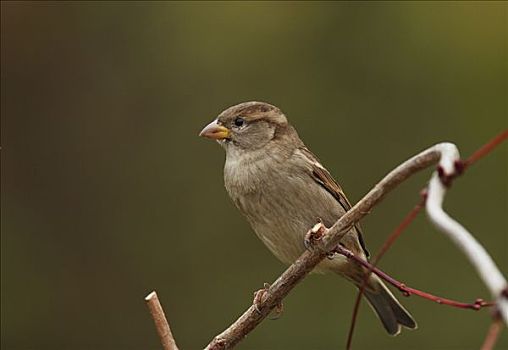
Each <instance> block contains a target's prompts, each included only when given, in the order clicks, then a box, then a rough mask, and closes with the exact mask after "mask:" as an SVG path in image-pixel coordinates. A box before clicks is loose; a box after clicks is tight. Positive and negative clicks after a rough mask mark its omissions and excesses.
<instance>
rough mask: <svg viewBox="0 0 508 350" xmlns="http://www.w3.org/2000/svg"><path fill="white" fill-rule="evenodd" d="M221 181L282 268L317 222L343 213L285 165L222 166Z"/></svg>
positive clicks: (302, 175)
mask: <svg viewBox="0 0 508 350" xmlns="http://www.w3.org/2000/svg"><path fill="white" fill-rule="evenodd" d="M224 180H225V185H226V189H227V191H228V193H229V195H230V196H231V198H232V200H233V202H234V203H235V205H236V206H237V208H238V209H239V210H240V211H241V212H242V214H243V215H245V217H246V218H247V220H248V221H249V223H250V224H251V226H252V228H253V229H254V231H255V232H256V234H257V236H258V237H259V238H260V239H261V240H262V241H263V243H265V245H266V246H267V247H268V248H269V249H270V251H272V253H273V254H274V255H275V256H276V257H277V258H278V259H280V260H281V261H282V262H284V263H286V264H290V263H292V262H293V261H294V260H295V259H296V258H298V256H300V254H301V253H302V252H303V251H304V249H305V247H304V244H303V240H304V235H305V233H306V232H307V230H308V229H310V228H311V227H312V226H313V225H314V224H315V223H316V222H317V220H318V218H321V219H323V220H325V224H326V223H327V222H329V223H333V222H334V221H335V220H336V219H337V218H338V217H339V216H340V215H342V214H343V212H341V209H342V208H341V207H340V205H338V203H337V202H336V201H335V199H333V197H331V196H330V195H328V194H327V193H326V192H325V191H322V189H321V188H320V187H319V185H318V184H317V183H315V182H314V181H312V180H311V178H310V177H309V176H308V175H307V173H305V172H303V171H302V170H301V169H298V168H292V167H291V166H289V164H287V163H286V164H284V166H282V164H279V163H277V162H271V163H269V164H263V162H253V163H250V164H245V163H243V164H241V163H235V162H230V163H229V164H228V163H227V162H226V167H225V171H224Z"/></svg>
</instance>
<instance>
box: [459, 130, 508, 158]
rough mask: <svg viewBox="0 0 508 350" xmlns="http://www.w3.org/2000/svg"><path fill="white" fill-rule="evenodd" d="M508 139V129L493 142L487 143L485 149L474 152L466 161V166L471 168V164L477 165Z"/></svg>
mask: <svg viewBox="0 0 508 350" xmlns="http://www.w3.org/2000/svg"><path fill="white" fill-rule="evenodd" d="M507 138H508V129H507V130H504V131H503V132H501V133H500V134H499V135H497V136H496V137H494V138H493V139H492V140H491V141H489V142H487V143H486V144H485V145H483V147H481V148H480V149H479V150H477V151H476V152H474V153H473V154H472V155H471V156H470V157H469V158H468V159H467V160H466V161H465V165H466V166H470V165H471V164H473V163H475V162H476V161H477V160H479V159H480V158H482V157H484V156H485V155H487V154H488V153H489V152H490V151H492V149H494V147H496V146H497V145H499V144H500V143H501V142H503V141H505V140H506V139H507Z"/></svg>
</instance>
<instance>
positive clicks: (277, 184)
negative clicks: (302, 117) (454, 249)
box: [200, 102, 416, 335]
mask: <svg viewBox="0 0 508 350" xmlns="http://www.w3.org/2000/svg"><path fill="white" fill-rule="evenodd" d="M200 136H204V137H208V138H210V139H214V140H217V141H218V142H219V144H220V145H221V146H222V147H223V148H224V149H225V151H226V163H225V166H224V182H225V186H226V190H227V192H228V193H229V196H230V197H231V199H232V200H233V202H234V203H235V205H236V207H237V208H238V209H239V210H240V212H241V213H242V214H243V215H244V216H245V217H246V218H247V220H248V221H249V223H250V225H251V226H252V228H253V229H254V231H255V232H256V234H257V236H258V237H259V238H260V239H261V241H263V243H264V244H265V245H266V246H267V247H268V249H270V251H271V252H272V253H273V254H274V255H275V256H276V257H277V258H278V259H280V260H281V261H282V262H283V263H285V264H292V263H293V262H294V261H295V260H296V259H297V258H298V257H299V256H300V255H301V254H302V253H303V251H304V250H305V249H306V248H305V244H304V238H305V234H306V232H307V231H308V230H309V229H310V228H311V227H313V226H314V225H315V224H316V223H317V220H318V218H320V219H321V220H322V222H323V223H324V225H325V226H327V227H330V226H331V225H333V224H334V223H335V222H336V221H337V220H338V219H339V218H340V217H341V216H342V215H344V213H345V212H346V211H348V210H349V209H350V208H351V204H350V203H349V201H348V200H347V198H346V196H345V194H344V192H343V191H342V188H341V187H340V186H339V185H338V184H337V182H336V181H335V180H334V179H333V177H332V176H331V175H330V173H329V172H328V171H327V170H326V169H325V168H324V167H323V166H322V165H321V163H320V162H319V160H318V159H317V158H316V156H314V155H313V154H312V153H311V152H310V151H309V150H308V148H307V147H305V145H304V143H303V142H302V140H300V138H299V137H298V134H297V132H296V130H295V128H293V126H291V124H289V123H288V120H287V118H286V116H285V115H284V114H283V113H282V112H281V110H280V109H278V108H277V107H275V106H272V105H270V104H268V103H263V102H245V103H241V104H238V105H236V106H232V107H230V108H228V109H226V110H225V111H223V112H222V113H221V114H220V115H219V116H218V117H217V118H216V119H215V120H214V121H212V122H211V123H210V124H208V125H207V126H206V127H205V128H204V129H203V130H202V131H201V133H200ZM341 244H342V245H343V246H344V247H345V248H346V249H348V250H350V251H352V252H353V253H354V254H355V255H357V256H359V257H361V258H363V259H367V258H368V252H367V249H366V248H365V243H364V241H363V239H362V236H361V232H360V228H359V226H358V225H356V226H355V227H354V228H352V229H351V231H349V232H348V233H347V234H346V235H345V236H344V237H343V238H342V240H341ZM315 271H317V272H334V273H337V274H339V275H342V276H344V277H346V278H347V279H349V280H350V281H351V282H353V283H354V284H355V285H356V286H359V285H361V283H362V282H363V278H364V276H365V270H364V269H362V268H361V267H359V266H358V265H357V264H355V263H353V262H350V261H349V260H347V259H346V258H345V257H343V256H342V255H336V256H335V257H334V258H333V259H331V260H328V259H325V260H324V261H322V262H321V263H320V264H319V265H318V266H316V268H315ZM365 296H366V298H367V300H368V302H369V303H370V305H371V306H372V308H373V309H374V311H375V313H376V314H377V316H378V317H379V319H380V320H381V322H382V323H383V326H384V328H385V329H386V331H387V332H388V333H389V334H391V335H396V334H398V333H399V332H400V328H401V326H404V327H406V328H410V329H415V328H416V323H415V321H414V319H413V318H412V317H411V315H410V314H409V313H408V312H407V311H406V309H404V307H403V306H402V305H401V304H400V303H399V302H398V301H397V299H396V298H395V297H394V296H393V294H392V293H391V292H390V291H389V290H388V288H387V287H386V286H385V285H384V283H383V282H382V281H381V280H380V279H379V278H378V277H377V276H375V275H371V277H370V278H369V280H368V284H367V288H366V290H365Z"/></svg>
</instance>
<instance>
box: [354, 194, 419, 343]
mask: <svg viewBox="0 0 508 350" xmlns="http://www.w3.org/2000/svg"><path fill="white" fill-rule="evenodd" d="M425 198H426V194H425V192H424V191H422V199H421V200H420V202H419V203H418V204H417V205H416V206H415V207H414V208H413V209H412V210H411V211H410V212H409V213H408V214H407V215H406V217H405V218H404V220H402V222H401V223H400V224H399V226H397V228H396V229H395V230H394V231H393V232H392V234H391V235H390V236H389V237H388V239H387V240H386V241H385V242H384V244H383V246H382V247H381V249H380V251H379V253H378V254H377V255H376V257H375V258H374V260H373V261H372V263H371V267H370V268H369V271H368V272H367V273H366V274H365V278H364V279H363V282H362V285H361V287H360V289H359V291H358V294H357V296H356V300H355V305H354V307H353V316H352V317H351V326H350V328H349V333H348V338H347V344H346V349H348V350H349V349H351V345H352V343H353V334H354V330H355V326H356V318H357V316H358V310H359V308H360V303H361V300H362V295H363V292H364V291H365V288H366V287H367V281H368V280H369V276H370V274H371V273H372V271H373V269H374V268H375V267H376V265H377V263H378V262H379V260H380V259H381V258H382V257H383V255H384V254H385V253H386V252H387V251H388V249H390V247H391V246H392V245H393V243H395V240H396V239H397V238H399V236H400V235H401V234H402V232H403V231H404V230H405V229H406V227H408V226H409V224H410V223H411V222H412V221H413V220H414V219H415V217H416V216H417V215H418V213H419V212H420V211H421V210H422V208H423V207H424V205H425Z"/></svg>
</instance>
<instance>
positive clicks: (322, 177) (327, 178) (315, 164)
mask: <svg viewBox="0 0 508 350" xmlns="http://www.w3.org/2000/svg"><path fill="white" fill-rule="evenodd" d="M300 151H302V153H303V154H304V155H305V156H306V157H307V158H309V160H311V163H312V174H311V175H312V178H313V179H314V181H316V182H317V183H318V184H319V185H321V187H323V188H324V189H325V190H326V191H327V192H328V193H330V194H331V195H332V196H333V197H334V198H335V199H336V200H337V202H339V204H340V205H341V206H342V208H344V210H345V211H348V210H349V209H351V207H352V206H351V203H350V202H349V200H348V199H347V197H346V195H345V194H344V191H342V188H341V187H340V185H339V184H338V183H337V182H336V181H335V179H334V178H333V177H332V175H330V173H329V172H328V170H326V169H325V168H324V167H323V166H322V165H321V162H320V161H319V159H318V158H317V157H316V156H315V155H314V154H313V153H312V152H311V151H309V150H308V149H307V148H306V147H301V148H300ZM355 227H356V230H357V231H358V240H359V241H360V245H361V246H362V249H363V251H364V252H365V255H366V256H367V257H369V256H370V253H369V251H368V250H367V248H366V247H365V242H364V241H363V237H362V230H361V228H360V224H359V223H357V224H356V225H355Z"/></svg>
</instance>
